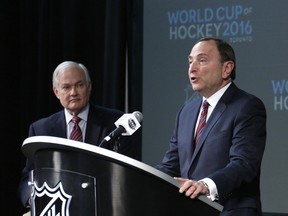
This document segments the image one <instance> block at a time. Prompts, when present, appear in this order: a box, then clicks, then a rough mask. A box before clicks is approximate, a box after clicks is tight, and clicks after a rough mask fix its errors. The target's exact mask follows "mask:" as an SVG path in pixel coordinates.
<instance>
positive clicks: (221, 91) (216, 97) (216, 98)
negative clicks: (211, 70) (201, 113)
mask: <svg viewBox="0 0 288 216" xmlns="http://www.w3.org/2000/svg"><path fill="white" fill-rule="evenodd" d="M231 83H232V82H229V83H228V84H227V85H225V86H224V87H222V88H221V89H219V90H218V91H217V92H215V93H214V94H213V95H211V96H210V97H209V98H205V97H203V101H204V100H207V102H208V103H209V105H210V106H212V107H213V108H214V107H215V106H216V104H217V103H218V101H219V100H220V98H221V97H222V95H223V94H224V92H225V91H226V90H227V89H228V87H229V86H230V85H231Z"/></svg>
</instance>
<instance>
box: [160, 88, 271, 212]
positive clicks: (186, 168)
mask: <svg viewBox="0 0 288 216" xmlns="http://www.w3.org/2000/svg"><path fill="white" fill-rule="evenodd" d="M201 102H202V99H201V100H194V101H191V102H190V103H188V104H186V105H185V106H183V107H182V108H181V110H180V111H179V113H178V115H177V118H176V125H175V130H174V132H173V135H172V137H171V140H170V149H169V150H168V151H167V152H166V154H165V156H164V158H163V161H162V162H161V164H159V165H157V166H156V167H157V168H158V169H160V170H162V171H164V172H166V173H167V174H169V175H171V176H181V177H184V178H189V179H196V180H200V179H202V178H205V177H208V178H211V179H212V180H213V181H214V182H215V184H216V186H217V189H218V194H219V202H220V203H221V204H222V205H223V206H224V211H223V213H222V215H229V214H226V213H227V212H228V211H229V210H235V209H239V208H254V209H255V210H256V212H258V213H259V214H255V215H261V213H260V212H261V202H260V189H259V187H260V186H259V184H260V183H259V181H260V166H261V161H262V156H263V153H264V148H265V142H266V110H265V107H264V104H263V103H262V101H261V100H260V99H258V98H256V97H255V96H253V95H251V94H248V93H246V92H244V91H242V90H240V89H238V88H237V87H236V85H235V84H234V83H232V84H231V85H230V86H229V88H228V89H227V91H226V92H225V93H224V95H223V96H222V97H221V98H220V100H219V102H218V104H217V105H216V107H215V109H214V110H213V113H212V114H211V116H210V118H209V119H208V121H207V123H206V126H205V128H204V131H203V133H202V135H201V139H200V141H199V143H198V144H197V146H196V148H195V150H194V149H193V142H194V141H193V140H194V138H193V137H194V129H195V124H196V121H197V117H198V113H199V110H200V106H201ZM232 215H233V214H232ZM235 215H236V214H235Z"/></svg>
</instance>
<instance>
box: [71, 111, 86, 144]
mask: <svg viewBox="0 0 288 216" xmlns="http://www.w3.org/2000/svg"><path fill="white" fill-rule="evenodd" d="M80 121H81V119H80V118H79V117H78V116H74V117H73V118H72V122H73V123H74V126H73V129H72V132H71V134H70V139H71V140H76V141H80V142H83V138H82V131H81V128H80V127H79V125H78V123H79V122H80Z"/></svg>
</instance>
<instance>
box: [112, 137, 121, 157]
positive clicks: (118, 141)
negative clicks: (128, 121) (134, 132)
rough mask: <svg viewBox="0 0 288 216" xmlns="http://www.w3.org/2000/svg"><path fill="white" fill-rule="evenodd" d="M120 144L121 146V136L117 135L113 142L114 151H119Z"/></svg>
mask: <svg viewBox="0 0 288 216" xmlns="http://www.w3.org/2000/svg"><path fill="white" fill-rule="evenodd" d="M119 146H120V137H117V139H116V140H115V141H114V144H113V151H114V152H117V153H118V149H119Z"/></svg>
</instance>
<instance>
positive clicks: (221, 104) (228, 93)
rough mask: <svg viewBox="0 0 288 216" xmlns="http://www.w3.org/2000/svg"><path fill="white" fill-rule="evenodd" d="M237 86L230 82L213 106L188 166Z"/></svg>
mask: <svg viewBox="0 0 288 216" xmlns="http://www.w3.org/2000/svg"><path fill="white" fill-rule="evenodd" d="M237 89H238V88H237V87H236V85H235V84H234V83H233V82H232V83H231V85H230V86H229V88H228V89H227V90H226V92H225V93H224V94H223V96H222V97H221V98H220V100H219V101H218V103H217V105H216V107H215V108H214V110H213V112H212V113H211V116H210V118H209V119H208V121H207V123H206V126H205V129H204V131H203V133H202V135H201V139H200V140H199V142H198V144H197V146H196V148H195V150H194V153H193V156H192V161H191V164H190V167H191V165H192V163H193V162H194V160H195V158H196V156H197V154H199V151H200V149H201V148H202V146H203V144H204V142H205V140H206V138H207V136H208V135H209V133H210V131H211V129H212V128H213V126H214V125H215V124H216V122H217V121H218V120H219V118H220V117H221V115H222V114H223V113H224V111H225V109H226V103H227V102H228V101H229V100H230V98H232V97H233V95H234V93H235V91H237Z"/></svg>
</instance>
